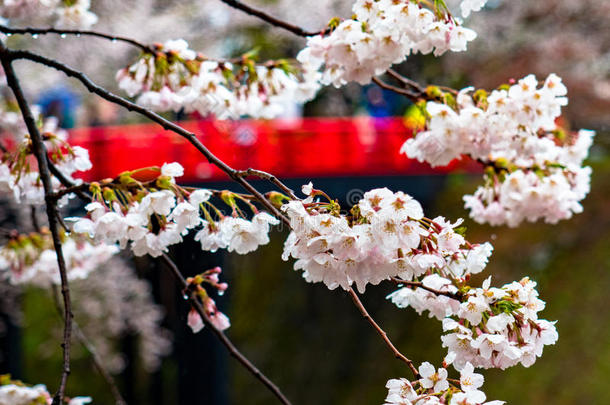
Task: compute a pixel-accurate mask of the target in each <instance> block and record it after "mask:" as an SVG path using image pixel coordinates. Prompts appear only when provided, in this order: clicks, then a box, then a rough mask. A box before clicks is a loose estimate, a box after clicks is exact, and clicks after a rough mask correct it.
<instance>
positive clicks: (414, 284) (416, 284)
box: [391, 277, 462, 301]
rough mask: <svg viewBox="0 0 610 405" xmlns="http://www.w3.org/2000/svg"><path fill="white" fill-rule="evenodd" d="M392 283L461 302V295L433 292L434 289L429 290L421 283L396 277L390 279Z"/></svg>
mask: <svg viewBox="0 0 610 405" xmlns="http://www.w3.org/2000/svg"><path fill="white" fill-rule="evenodd" d="M391 280H392V282H394V284H396V285H406V286H409V287H417V288H421V289H422V290H426V291H429V292H431V293H433V294H435V295H444V296H445V297H449V298H452V299H454V300H457V301H461V300H462V295H461V294H459V293H452V292H449V291H440V290H435V289H434V288H430V287H427V286H425V285H424V284H423V283H421V282H419V281H406V280H401V279H399V278H396V277H392V278H391Z"/></svg>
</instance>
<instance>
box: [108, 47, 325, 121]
mask: <svg viewBox="0 0 610 405" xmlns="http://www.w3.org/2000/svg"><path fill="white" fill-rule="evenodd" d="M157 49H158V51H157V53H156V55H151V54H144V55H142V56H141V57H140V59H139V60H138V61H137V62H135V63H134V64H132V65H131V66H129V67H127V68H125V69H122V70H120V71H119V72H118V73H117V75H116V79H117V81H118V83H119V87H120V88H121V89H123V90H124V91H125V92H126V93H127V94H128V95H129V96H131V97H133V96H138V98H137V102H138V103H139V104H141V105H143V106H145V107H148V108H151V109H153V110H155V111H179V110H181V109H185V111H186V112H191V111H197V112H199V113H200V114H201V115H204V116H207V115H209V114H214V115H216V116H217V117H218V118H239V117H240V116H251V117H262V118H273V117H276V116H278V115H281V114H282V113H284V112H285V111H286V107H287V106H288V105H290V104H293V103H303V102H305V101H308V100H310V99H312V98H313V97H314V96H315V94H316V93H317V91H318V89H319V88H320V85H319V84H318V80H319V77H320V74H319V73H318V72H316V71H315V70H314V69H311V68H310V67H309V66H308V65H307V64H300V65H295V64H294V63H290V62H288V61H275V62H273V61H271V62H268V63H265V64H255V63H254V61H253V60H252V59H251V57H249V56H247V55H245V56H244V57H243V60H242V61H239V62H229V61H215V60H210V59H207V58H206V57H204V56H203V55H201V54H197V53H196V52H194V51H193V50H191V49H189V48H188V44H187V42H186V41H184V40H183V39H178V40H171V41H167V42H165V43H164V44H158V45H157Z"/></svg>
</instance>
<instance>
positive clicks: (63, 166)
mask: <svg viewBox="0 0 610 405" xmlns="http://www.w3.org/2000/svg"><path fill="white" fill-rule="evenodd" d="M41 132H42V133H43V140H44V143H45V147H46V149H47V152H48V157H49V160H50V162H51V163H53V164H54V165H55V166H56V167H57V169H58V170H59V171H60V172H61V173H62V174H63V175H64V177H66V178H67V179H69V180H71V181H73V182H76V183H78V182H79V181H80V180H75V179H73V178H72V176H73V174H74V173H76V172H81V171H87V170H89V169H91V167H92V164H91V161H90V159H89V151H88V150H87V149H85V148H82V147H80V146H71V145H70V144H69V143H68V142H66V138H67V134H66V132H65V131H63V130H59V129H58V128H57V120H56V119H47V120H45V121H44V123H43V125H42V127H41ZM14 137H15V138H14V139H12V141H15V142H16V145H15V147H14V150H9V149H8V148H7V147H6V146H5V147H4V149H5V151H2V152H0V193H7V194H9V195H11V196H12V197H13V198H14V199H15V200H16V201H17V202H23V203H27V204H36V205H40V204H44V188H43V185H42V180H41V179H40V173H39V172H38V170H36V169H37V167H36V163H35V158H34V156H33V151H32V141H31V139H30V137H29V135H25V136H22V135H21V134H18V135H14ZM8 143H10V142H8ZM51 183H52V186H53V189H54V190H55V191H57V190H58V189H59V188H61V183H60V182H59V180H58V179H57V178H55V177H54V176H53V177H51ZM68 198H69V197H68V195H67V196H64V198H63V199H62V200H60V202H59V203H60V205H62V204H63V203H65V201H66V200H67V199H68Z"/></svg>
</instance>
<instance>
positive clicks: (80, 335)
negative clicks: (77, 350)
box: [51, 285, 127, 405]
mask: <svg viewBox="0 0 610 405" xmlns="http://www.w3.org/2000/svg"><path fill="white" fill-rule="evenodd" d="M52 287H53V288H52V290H53V291H52V294H51V295H52V296H53V302H54V304H55V309H56V310H57V314H58V315H59V317H60V318H61V319H62V320H63V319H64V317H63V313H62V311H61V305H60V303H59V298H58V297H57V295H58V291H57V287H56V286H55V285H53V286H52ZM72 328H73V329H74V335H75V336H76V338H77V339H78V341H79V342H80V344H81V345H82V346H83V347H84V348H85V350H87V352H89V354H90V355H91V361H92V362H93V366H94V367H95V369H96V370H97V371H98V373H100V375H101V376H102V378H103V379H104V381H106V384H108V388H110V392H111V393H112V396H113V397H114V402H115V405H127V402H126V401H125V399H123V396H122V395H121V392H120V391H119V387H118V386H117V384H116V382H115V381H114V378H112V375H111V374H110V372H109V371H108V370H106V367H105V366H104V364H103V363H102V359H100V357H99V355H98V354H97V350H96V349H95V346H94V345H93V343H91V341H90V340H89V338H87V336H86V335H85V333H84V332H83V330H82V328H81V327H80V326H79V325H78V323H77V322H76V320H73V321H72Z"/></svg>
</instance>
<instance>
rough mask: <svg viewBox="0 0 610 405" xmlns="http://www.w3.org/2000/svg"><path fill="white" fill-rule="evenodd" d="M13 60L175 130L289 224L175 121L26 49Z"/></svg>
mask: <svg viewBox="0 0 610 405" xmlns="http://www.w3.org/2000/svg"><path fill="white" fill-rule="evenodd" d="M6 52H7V53H8V55H9V56H10V58H11V59H27V60H31V61H33V62H36V63H40V64H42V65H45V66H49V67H52V68H54V69H57V70H59V71H61V72H63V73H65V74H66V75H67V76H69V77H73V78H75V79H77V80H79V81H80V82H81V83H82V84H83V85H84V86H85V87H86V88H87V89H88V90H89V91H90V92H92V93H95V94H97V95H99V96H100V97H102V98H104V99H106V100H108V101H110V102H113V103H115V104H118V105H120V106H122V107H124V108H126V109H127V110H129V111H134V112H137V113H138V114H141V115H143V116H145V117H147V118H149V119H150V120H152V121H154V122H156V123H157V124H159V125H161V127H162V128H163V129H166V130H169V131H172V132H174V133H176V134H178V135H180V136H182V137H183V138H185V139H186V140H188V141H189V142H190V143H191V144H192V145H193V146H194V147H195V148H196V149H197V150H198V151H199V152H200V153H201V154H202V155H203V156H205V158H206V159H207V160H208V162H210V163H211V164H213V165H215V166H216V167H218V168H219V169H220V170H222V171H223V172H225V173H226V174H227V175H228V176H229V177H230V178H231V179H233V180H234V181H235V182H237V183H239V184H240V185H241V186H242V187H244V188H245V189H246V190H248V191H249V192H250V193H251V194H252V195H254V196H255V197H256V199H257V200H258V201H259V202H260V203H261V204H262V205H264V206H265V208H267V209H268V210H269V211H270V212H271V213H272V214H273V215H275V216H276V217H277V218H279V219H280V220H282V221H284V222H285V223H288V222H289V221H288V218H286V216H284V214H282V213H281V212H280V211H279V210H278V209H277V208H275V207H274V206H273V204H271V203H270V202H269V201H268V200H267V199H266V198H265V196H263V195H262V194H261V193H260V192H259V191H258V190H256V189H255V188H254V187H253V186H252V185H251V184H250V183H248V182H247V181H246V180H245V179H244V178H243V176H242V175H240V174H239V173H240V172H239V171H238V170H235V169H234V168H232V167H230V166H229V165H227V164H226V163H225V162H223V161H222V160H220V159H219V158H218V157H216V155H214V154H213V153H212V152H211V151H210V150H209V149H208V148H207V147H206V146H205V145H204V144H203V143H201V141H199V139H197V135H195V134H194V133H192V132H189V131H187V130H186V129H184V128H182V127H181V126H179V125H177V124H174V123H173V122H171V121H169V120H167V119H165V118H163V117H161V116H160V115H159V114H157V113H155V112H153V111H151V110H149V109H147V108H144V107H142V106H140V105H138V104H136V103H133V102H131V101H129V100H127V99H124V98H123V97H120V96H118V95H116V94H114V93H111V92H109V91H108V90H106V89H104V88H102V87H100V86H98V85H96V84H95V83H93V82H92V81H91V79H89V78H88V77H87V76H86V75H85V74H83V73H82V72H79V71H77V70H75V69H73V68H71V67H69V66H66V65H64V64H63V63H61V62H58V61H56V60H53V59H50V58H46V57H44V56H42V55H38V54H35V53H32V52H29V51H23V50H7V51H6Z"/></svg>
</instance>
